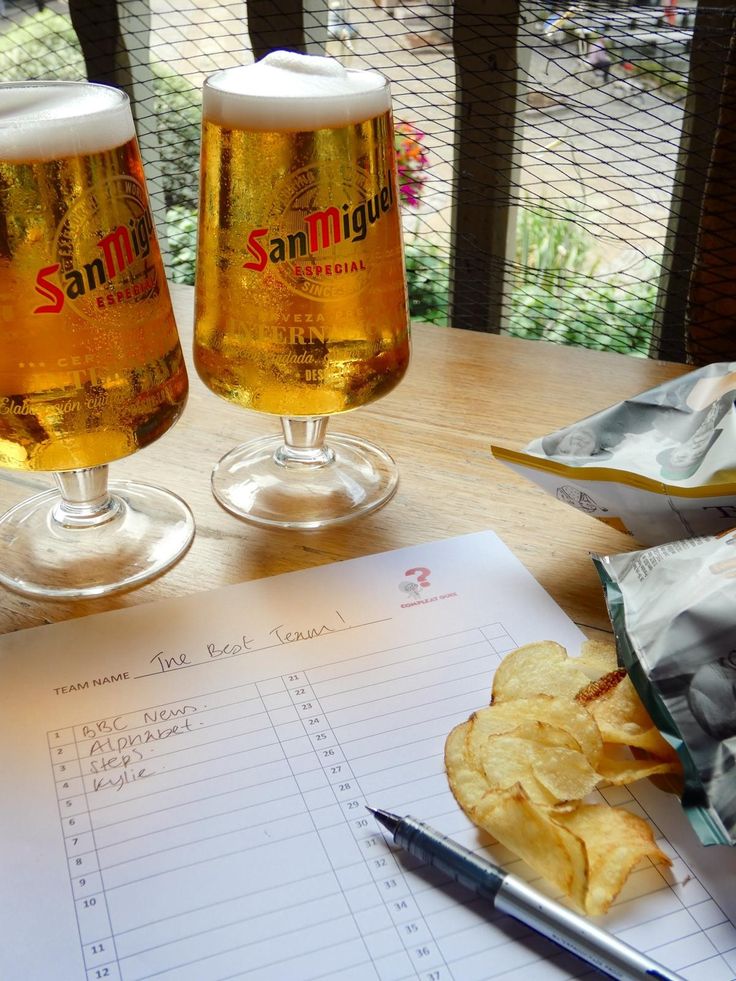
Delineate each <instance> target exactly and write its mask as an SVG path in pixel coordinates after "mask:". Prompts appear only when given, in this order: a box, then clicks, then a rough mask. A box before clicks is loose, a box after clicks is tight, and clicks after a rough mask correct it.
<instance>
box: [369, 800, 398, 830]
mask: <svg viewBox="0 0 736 981" xmlns="http://www.w3.org/2000/svg"><path fill="white" fill-rule="evenodd" d="M365 806H366V809H367V810H369V811H370V812H371V814H372V815H373V817H374V818H375V819H376V821H378V823H379V824H382V825H383V827H384V828H387V829H388V830H389V831H390V832H391V834H394V833H395V832H396V829H397V828H398V826H399V825H400V824H401V818H400V817H397V815H396V814H390V813H389V812H388V811H384V810H382V809H381V808H380V807H368V805H367V804H366V805H365Z"/></svg>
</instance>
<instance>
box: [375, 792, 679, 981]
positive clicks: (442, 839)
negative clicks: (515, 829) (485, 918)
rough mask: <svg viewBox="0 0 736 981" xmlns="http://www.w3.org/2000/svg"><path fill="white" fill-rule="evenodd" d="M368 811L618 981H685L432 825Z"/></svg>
mask: <svg viewBox="0 0 736 981" xmlns="http://www.w3.org/2000/svg"><path fill="white" fill-rule="evenodd" d="M368 810H369V811H370V812H371V814H373V815H374V817H375V818H376V820H377V821H378V822H379V824H381V825H383V827H384V828H386V829H387V830H388V831H389V832H390V833H391V835H392V836H393V839H394V841H395V842H396V844H397V845H399V846H400V847H401V848H404V849H405V850H406V851H407V852H409V853H410V854H411V855H414V856H415V857H416V858H419V859H421V860H422V861H424V862H426V863H427V864H428V865H431V866H432V867H433V868H436V869H439V870H440V871H441V872H444V873H445V874H446V875H448V876H449V877H450V878H451V879H452V880H453V881H454V882H457V883H459V884H460V885H462V886H465V887H466V888H468V889H470V890H472V892H474V893H475V894H476V895H478V896H482V897H483V898H485V899H488V900H490V902H491V904H492V905H493V906H494V907H495V908H496V909H497V910H500V911H501V912H502V913H507V914H508V915H509V916H513V917H514V918H515V919H517V920H519V921H520V922H522V923H525V924H526V925H527V926H530V927H531V928H532V929H533V930H536V931H537V932H538V933H540V934H542V936H544V937H547V938H548V939H549V940H553V941H554V942H555V943H556V944H559V946H560V947H564V948H565V950H569V951H570V952H571V953H573V954H576V955H577V956H578V957H580V958H582V959H583V960H585V961H587V962H588V963H589V964H592V965H593V966H594V967H597V968H598V969H599V970H600V971H603V972H604V973H605V974H608V975H610V976H611V977H613V978H616V979H617V981H681V979H680V977H679V975H677V974H673V973H672V971H669V970H668V969H667V968H666V967H663V966H662V965H661V964H658V963H657V962H656V961H653V960H651V958H649V957H647V956H646V955H644V954H642V953H640V952H639V951H638V950H635V949H634V948H633V947H630V946H629V945H628V944H625V943H623V941H621V940H619V939H618V938H617V937H614V936H613V934H611V933H609V932H608V931H606V930H603V929H601V927H599V926H596V925H595V924H594V923H591V922H590V921H589V920H586V919H584V917H582V916H579V915H578V914H577V913H574V912H572V910H569V909H567V908H566V907H565V906H562V905H560V903H557V902H555V901H554V900H552V899H548V898H547V897H546V896H544V895H543V894H542V893H540V892H537V890H536V889H533V888H532V887H531V886H528V885H527V884H526V883H525V882H523V881H522V880H521V879H518V878H517V877H516V876H515V875H512V874H511V873H509V872H505V871H504V870H503V869H501V868H499V867H498V866H497V865H493V864H492V863H491V862H488V861H486V860H485V859H483V858H481V857H480V856H478V855H476V854H475V853H474V852H471V851H470V850H469V849H467V848H464V847H463V846H462V845H459V844H458V843H457V842H454V841H452V840H451V839H449V838H447V837H446V836H445V835H443V834H441V833H440V832H438V831H435V830H434V829H433V828H430V827H429V825H427V824H423V823H422V822H421V821H417V820H416V819H415V818H412V817H403V818H402V817H399V816H398V815H396V814H391V813H389V812H388V811H383V810H380V809H378V808H373V807H368Z"/></svg>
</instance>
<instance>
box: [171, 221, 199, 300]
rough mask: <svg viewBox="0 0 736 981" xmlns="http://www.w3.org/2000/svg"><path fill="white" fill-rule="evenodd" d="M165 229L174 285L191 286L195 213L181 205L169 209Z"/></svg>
mask: <svg viewBox="0 0 736 981" xmlns="http://www.w3.org/2000/svg"><path fill="white" fill-rule="evenodd" d="M166 229H167V233H168V239H169V250H170V252H171V278H172V280H173V281H174V282H175V283H186V284H187V285H189V286H192V285H193V284H194V271H195V267H196V262H197V212H196V211H192V210H191V209H189V208H186V207H184V206H183V205H175V206H174V207H173V208H169V209H168V211H167V212H166Z"/></svg>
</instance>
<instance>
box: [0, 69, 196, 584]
mask: <svg viewBox="0 0 736 981" xmlns="http://www.w3.org/2000/svg"><path fill="white" fill-rule="evenodd" d="M0 350H1V351H2V357H1V358H0V466H2V467H6V468H10V469H11V470H16V471H37V470H40V471H52V472H53V473H54V476H55V482H56V486H57V489H56V490H50V491H47V492H43V493H41V494H39V495H36V496H34V497H31V498H30V499H28V500H26V501H24V502H22V503H21V504H18V505H16V506H15V507H13V508H11V509H10V511H8V512H7V513H6V514H4V515H3V516H2V517H1V518H0V541H2V544H3V550H2V559H1V560H0V582H2V583H4V584H5V585H6V586H8V587H10V588H13V589H16V590H18V591H20V592H23V593H27V594H30V595H34V596H42V597H51V598H80V597H93V596H99V595H103V594H106V593H112V592H116V591H119V590H123V589H128V588H130V587H132V586H136V585H139V584H140V583H142V582H145V581H147V580H148V579H151V578H153V577H154V576H156V575H158V574H160V573H161V572H163V571H164V570H165V569H167V568H168V567H169V566H171V565H172V564H173V563H174V562H175V561H176V560H177V559H178V558H179V557H180V556H181V555H182V554H183V553H184V552H185V551H186V549H187V548H188V546H189V544H190V543H191V540H192V536H193V533H194V522H193V519H192V516H191V513H190V511H189V509H188V507H187V506H186V504H184V502H183V501H182V500H181V499H180V498H179V497H177V496H176V495H173V494H171V493H169V492H168V491H166V490H163V489H160V488H157V487H155V486H153V485H150V484H147V483H134V482H131V481H125V480H118V481H110V483H109V486H108V480H107V464H108V463H110V462H111V461H113V460H117V459H119V458H121V457H125V456H127V455H128V454H131V453H135V452H136V451H137V450H140V449H143V447H145V446H148V445H149V444H150V443H152V442H153V441H154V440H157V439H158V438H159V437H160V436H162V435H163V434H164V433H165V432H166V431H167V429H169V427H170V426H172V425H173V423H174V422H175V421H176V419H177V418H178V416H179V415H180V413H181V412H182V409H183V408H184V404H185V401H186V397H187V391H188V382H187V374H186V368H185V365H184V361H183V358H182V352H181V348H180V345H179V338H178V334H177V329H176V324H175V322H174V317H173V312H172V309H171V302H170V299H169V293H168V288H167V285H166V279H165V276H164V269H163V265H162V262H161V255H160V251H159V246H158V242H157V239H156V232H155V228H154V224H153V219H152V217H151V210H150V205H149V201H148V197H147V194H146V186H145V181H144V176H143V169H142V166H141V158H140V153H139V150H138V144H137V141H136V137H135V131H134V126H133V118H132V115H131V111H130V105H129V102H128V98H127V96H126V95H125V94H124V93H123V92H121V91H119V90H117V89H114V88H111V87H108V86H104V85H92V84H89V83H86V82H79V83H78V82H18V83H15V82H7V83H3V84H0Z"/></svg>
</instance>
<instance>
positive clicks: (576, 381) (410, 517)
mask: <svg viewBox="0 0 736 981" xmlns="http://www.w3.org/2000/svg"><path fill="white" fill-rule="evenodd" d="M172 296H173V300H174V306H175V310H176V314H177V321H178V324H179V329H180V332H181V336H182V343H183V345H184V348H185V351H186V352H187V354H188V353H189V351H190V349H191V334H192V307H193V291H192V288H191V287H183V286H175V287H173V288H172ZM188 363H189V366H190V384H191V394H190V399H189V403H188V405H187V409H186V411H185V413H184V416H183V418H182V419H181V420H180V421H179V423H178V424H177V425H176V426H175V427H174V428H173V429H172V430H170V431H169V432H168V433H167V434H166V435H165V436H164V437H163V438H162V439H160V440H159V441H158V442H157V443H154V444H153V445H151V446H150V447H148V448H147V449H145V450H143V451H142V452H140V453H137V454H136V455H134V456H132V457H128V458H127V459H125V460H121V461H119V462H118V463H115V464H113V466H112V467H111V474H112V476H113V477H129V478H133V479H135V478H139V479H143V480H147V481H150V482H153V483H159V484H161V485H163V486H166V487H168V488H170V489H171V490H174V491H176V492H177V493H179V494H180V495H181V496H182V497H184V498H185V499H186V500H187V502H188V503H189V505H190V507H191V508H192V511H193V513H194V517H195V521H196V524H197V533H196V537H195V540H194V543H193V545H192V547H191V549H190V550H189V552H188V553H187V554H186V555H185V556H184V558H183V559H182V560H181V561H180V562H179V563H178V565H176V566H174V568H173V569H171V570H170V571H169V572H168V573H166V575H164V576H162V577H161V578H159V579H158V580H156V581H155V582H152V583H149V584H148V585H146V586H144V587H142V588H140V589H137V590H134V591H132V592H129V593H125V594H121V595H118V596H112V597H107V598H102V599H97V600H93V601H85V602H60V601H46V602H40V601H36V600H31V599H28V598H26V597H23V596H20V595H16V594H15V593H12V592H10V591H7V590H3V589H2V588H1V587H0V597H1V600H0V606H1V610H0V633H5V632H8V631H11V630H17V629H20V628H23V627H31V626H35V625H37V624H41V623H49V622H53V621H58V620H64V619H68V618H71V617H78V616H85V615H87V614H90V613H96V612H100V611H102V610H108V609H117V608H121V607H126V606H132V605H134V604H136V603H149V602H152V601H153V600H156V599H159V598H163V597H171V596H179V595H182V594H186V593H193V592H196V591H200V590H204V589H212V588H214V587H217V586H222V585H226V584H230V583H235V582H239V581H243V580H249V579H257V578H260V577H261V576H270V575H275V574H277V573H280V572H286V571H291V570H295V569H304V568H309V567H311V566H316V565H321V564H323V563H325V562H335V561H339V560H341V559H350V558H354V557H356V556H361V555H366V554H370V553H374V552H381V551H386V550H388V549H394V548H400V547H402V546H405V545H413V544H417V543H421V542H426V541H431V540H433V539H437V538H448V537H450V536H453V535H461V534H465V533H467V532H473V531H481V530H485V529H492V530H493V531H495V532H497V533H498V534H499V535H500V537H501V538H502V539H503V540H504V541H505V542H506V544H507V545H508V546H509V547H510V548H511V549H512V550H513V551H514V552H515V553H516V555H517V556H518V558H519V559H521V561H522V562H523V563H524V564H525V565H526V566H527V568H528V569H529V570H530V571H531V572H532V574H533V575H534V576H535V577H536V578H537V580H538V581H539V582H540V583H541V584H542V585H543V586H544V587H545V589H546V590H547V591H548V592H549V593H550V594H551V595H552V596H553V597H554V599H555V600H557V602H558V603H559V604H560V605H561V606H562V607H563V608H564V609H565V610H566V612H567V613H568V614H569V615H570V616H571V617H572V618H573V619H574V620H575V621H576V622H577V623H578V624H579V625H580V626H581V628H582V629H583V630H584V631H585V632H586V633H587V634H588V635H589V636H593V635H594V633H595V631H596V630H610V624H609V621H608V616H607V613H606V608H605V603H604V600H603V593H602V590H601V587H600V584H599V581H598V577H597V574H596V572H595V570H594V568H593V564H592V562H591V560H590V557H589V553H590V552H593V551H595V552H602V553H613V552H623V551H628V550H631V549H633V548H636V547H638V546H637V543H636V542H635V541H633V540H632V539H631V538H629V537H628V536H626V535H624V534H622V533H619V532H617V531H614V530H612V529H610V528H608V527H606V526H605V525H603V524H601V523H600V522H598V521H596V520H594V519H593V518H590V517H588V516H586V515H584V514H582V513H580V512H578V511H575V510H574V509H573V508H571V507H569V506H567V505H565V504H562V503H560V502H558V501H557V500H555V499H554V498H552V497H551V496H549V495H547V494H545V493H544V492H543V491H542V490H540V489H539V488H538V487H536V486H535V485H533V484H531V483H529V482H528V481H526V480H524V479H523V478H521V477H519V476H517V475H516V474H514V473H513V472H512V471H511V470H509V469H508V468H507V467H505V466H504V465H503V464H500V463H498V462H497V461H495V460H494V459H493V457H492V456H491V453H490V451H489V445H490V444H491V443H496V442H498V443H501V444H503V445H505V446H509V447H513V448H517V449H520V448H522V447H523V446H524V445H525V444H526V443H527V442H528V441H529V440H530V439H532V438H533V437H535V436H541V435H544V434H545V433H548V432H551V431H552V430H554V429H557V428H560V427H561V426H564V425H567V424H568V423H571V422H574V421H575V420H577V419H580V418H582V417H583V416H586V415H590V414H591V413H592V412H596V411H598V410H599V409H602V408H605V407H606V406H608V405H611V404H613V403H615V402H618V401H620V400H621V399H623V398H626V397H628V396H630V395H634V394H635V393H637V392H640V391H643V390H644V389H647V388H650V387H652V386H654V385H657V384H660V383H661V382H663V381H665V380H667V379H669V378H673V377H675V376H677V375H679V374H682V373H683V372H684V371H685V370H686V368H685V367H684V366H683V365H675V364H666V363H661V362H653V361H646V360H641V359H638V358H632V357H627V356H624V355H616V354H604V353H597V352H592V351H585V350H582V349H577V348H568V347H560V346H557V345H553V344H547V343H543V342H538V341H521V340H516V339H513V338H509V337H499V336H496V335H492V334H484V333H476V332H471V331H463V330H452V329H446V328H440V327H430V326H425V325H418V326H417V327H415V329H414V332H413V356H412V363H411V366H410V369H409V372H408V374H407V376H406V378H405V379H404V381H403V382H402V383H401V385H399V387H398V388H397V389H396V390H395V391H394V392H392V393H391V394H390V395H388V396H387V397H386V398H384V399H382V400H381V401H380V402H377V403H375V404H374V405H371V406H368V407H366V408H364V409H360V410H359V411H357V412H354V413H348V414H347V415H345V416H344V417H343V418H341V419H333V420H332V421H331V423H330V427H331V429H333V430H335V431H337V430H340V431H344V432H347V433H351V434H354V435H359V436H367V437H368V438H369V439H371V440H373V441H374V442H376V443H378V444H379V445H381V446H383V447H384V448H385V449H387V450H388V451H389V452H390V453H391V454H392V456H393V457H394V458H395V460H396V461H397V463H398V465H399V469H400V473H401V480H400V484H399V489H398V492H397V494H396V496H395V497H394V498H393V500H391V501H390V502H389V503H388V504H387V505H386V506H385V507H383V508H382V509H380V510H379V511H376V512H375V513H373V514H371V515H369V516H367V517H364V518H360V519H357V520H356V521H354V522H349V523H347V524H345V525H342V526H338V527H337V528H334V529H331V530H323V531H309V532H296V531H280V530H269V529H264V528H259V527H257V526H255V525H250V524H248V523H246V522H244V521H240V520H239V519H237V518H235V517H233V516H232V515H231V514H229V513H228V512H226V511H224V510H223V509H222V508H221V507H220V506H219V505H218V504H217V502H216V501H215V500H214V498H213V497H212V494H211V492H210V485H209V475H210V471H211V468H212V466H213V465H214V463H216V461H217V460H218V459H219V458H220V457H221V456H222V455H223V454H224V453H226V452H227V451H228V450H230V449H231V448H232V447H233V446H234V445H235V444H236V443H240V442H244V441H245V440H247V439H249V438H251V437H254V436H258V435H265V434H267V433H270V432H275V431H277V430H278V421H277V420H276V419H274V418H273V417H267V416H260V415H259V414H257V413H253V412H246V411H243V410H242V409H238V408H237V407H235V406H233V405H230V404H229V403H227V402H224V401H222V400H220V399H218V398H217V397H216V396H215V395H213V394H212V393H211V392H210V391H209V390H208V389H206V388H205V387H204V385H202V384H201V382H200V381H199V379H198V378H197V376H196V374H195V372H194V369H193V368H192V367H191V358H189V362H188ZM50 483H51V481H50V479H49V476H48V475H47V474H30V473H20V472H11V471H0V509H2V510H5V509H6V508H8V507H10V506H11V505H13V504H15V503H17V502H18V501H20V500H22V499H24V498H25V497H28V496H30V494H32V493H34V492H35V491H37V490H45V489H46V488H48V487H49V485H50ZM0 561H1V558H0ZM540 639H542V638H540Z"/></svg>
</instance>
